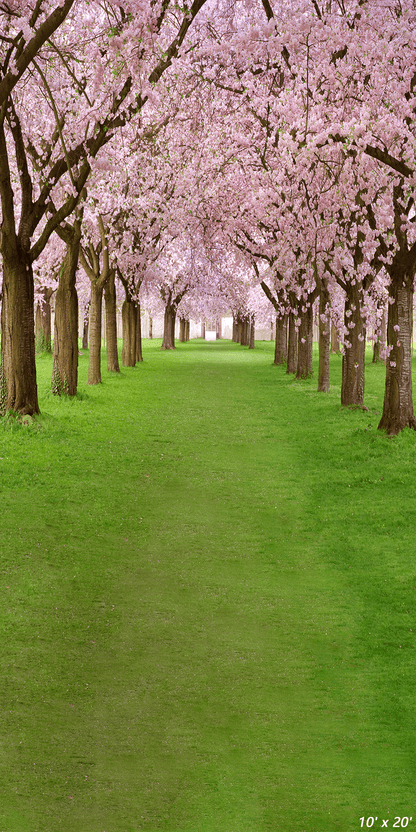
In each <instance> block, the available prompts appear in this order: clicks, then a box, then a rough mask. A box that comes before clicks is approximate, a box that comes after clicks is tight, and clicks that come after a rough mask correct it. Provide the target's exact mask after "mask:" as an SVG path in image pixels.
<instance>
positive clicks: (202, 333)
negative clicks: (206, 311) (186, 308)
mask: <svg viewBox="0 0 416 832" xmlns="http://www.w3.org/2000/svg"><path fill="white" fill-rule="evenodd" d="M201 338H205V321H201Z"/></svg>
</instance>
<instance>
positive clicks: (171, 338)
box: [162, 303, 176, 350]
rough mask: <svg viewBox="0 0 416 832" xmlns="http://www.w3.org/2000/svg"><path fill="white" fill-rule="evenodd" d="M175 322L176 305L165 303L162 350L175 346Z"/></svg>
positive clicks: (171, 348)
mask: <svg viewBox="0 0 416 832" xmlns="http://www.w3.org/2000/svg"><path fill="white" fill-rule="evenodd" d="M175 322H176V307H175V306H174V305H173V304H171V303H167V304H166V306H165V316H164V326H163V341H162V350H174V349H176V348H175Z"/></svg>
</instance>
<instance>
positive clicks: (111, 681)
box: [0, 341, 416, 832]
mask: <svg viewBox="0 0 416 832" xmlns="http://www.w3.org/2000/svg"><path fill="white" fill-rule="evenodd" d="M144 358H145V361H144V363H143V364H142V365H140V366H137V367H136V368H134V369H124V370H123V372H122V374H121V375H120V376H117V377H110V376H108V374H107V373H106V371H105V368H104V367H103V378H104V384H103V385H101V386H99V387H87V385H86V378H87V362H88V356H87V353H84V354H83V355H82V356H81V357H80V385H79V391H80V392H79V395H78V397H77V398H76V399H74V400H66V399H56V398H54V397H53V396H52V395H51V394H50V392H49V390H50V377H51V359H50V357H47V356H41V357H39V360H38V373H39V392H40V403H41V409H42V416H41V417H40V419H39V420H37V421H35V422H34V423H33V424H31V425H29V426H24V425H21V424H18V423H17V422H16V421H15V420H14V421H4V420H3V424H1V423H0V487H1V524H0V552H1V570H2V573H1V576H2V599H3V600H2V604H1V609H0V623H1V642H0V643H1V666H2V671H3V684H2V687H1V720H2V730H1V750H0V832H58V830H59V832H60V830H62V831H63V832H138V830H146V832H156V831H157V832H159V830H166V832H266V830H267V831H268V830H273V832H274V830H276V832H338V830H339V832H355V830H359V829H360V828H362V821H361V820H360V819H361V818H365V819H367V818H371V817H374V818H377V820H375V822H374V828H375V829H379V828H381V827H382V820H386V819H387V818H389V819H390V820H389V823H388V828H389V829H391V828H392V827H393V824H394V822H395V818H396V819H397V818H412V820H409V823H408V828H409V829H412V828H416V802H415V799H414V795H415V785H414V784H415V776H416V744H415V692H414V679H415V669H416V654H415V633H416V617H415V604H414V599H415V593H416V569H415V555H416V435H415V434H414V433H412V432H410V431H405V432H404V433H403V434H401V435H400V436H398V437H396V438H390V439H388V438H387V437H386V436H384V435H381V434H379V433H378V432H377V423H378V421H379V418H380V412H381V406H382V395H383V386H384V367H383V366H382V365H378V366H372V365H371V363H370V356H369V357H368V365H367V380H366V404H367V406H368V408H369V411H368V412H362V411H360V410H356V411H351V410H342V409H341V407H340V405H339V389H340V374H341V359H340V357H339V356H333V357H332V358H331V362H332V363H331V383H332V385H333V386H332V387H331V390H330V393H329V394H328V395H325V394H322V393H321V394H318V393H317V392H316V383H317V382H316V379H315V380H314V379H311V380H308V381H302V382H296V381H295V380H293V379H292V378H291V377H288V376H287V375H286V374H285V371H284V368H280V367H274V366H273V365H272V359H273V344H270V343H266V342H261V343H258V344H257V345H256V349H255V350H251V351H249V350H248V349H246V348H242V347H240V346H238V345H235V344H232V343H230V342H218V343H214V344H213V343H209V344H206V343H205V342H202V341H191V342H189V343H188V344H179V345H178V349H177V350H176V351H175V352H161V351H160V341H153V342H145V343H144ZM3 428H4V429H3ZM370 823H371V821H370ZM396 823H397V820H396ZM405 823H406V822H405V821H403V820H402V821H401V824H402V827H401V828H403V826H404V825H405ZM365 824H366V821H364V825H365ZM365 828H368V827H367V826H365Z"/></svg>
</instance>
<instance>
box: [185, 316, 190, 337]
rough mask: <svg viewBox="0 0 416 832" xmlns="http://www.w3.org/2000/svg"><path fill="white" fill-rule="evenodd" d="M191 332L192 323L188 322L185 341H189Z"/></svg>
mask: <svg viewBox="0 0 416 832" xmlns="http://www.w3.org/2000/svg"><path fill="white" fill-rule="evenodd" d="M190 331H191V324H190V321H187V322H186V326H185V341H189V338H190Z"/></svg>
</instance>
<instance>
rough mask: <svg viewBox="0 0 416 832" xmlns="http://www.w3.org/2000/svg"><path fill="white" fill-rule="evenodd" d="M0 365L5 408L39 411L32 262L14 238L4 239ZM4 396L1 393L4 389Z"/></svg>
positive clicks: (27, 413) (24, 413) (29, 413)
mask: <svg viewBox="0 0 416 832" xmlns="http://www.w3.org/2000/svg"><path fill="white" fill-rule="evenodd" d="M2 255H3V301H2V339H1V356H2V357H1V364H2V374H3V386H5V387H6V388H7V398H6V410H14V411H15V412H17V413H21V414H22V415H30V416H31V415H33V414H34V413H39V403H38V391H37V383H36V364H35V316H34V281H33V270H32V264H31V262H30V259H29V257H28V256H27V255H26V254H25V252H24V251H23V249H22V248H21V247H20V245H19V243H18V241H17V239H16V238H15V239H14V241H12V242H11V244H10V241H9V240H3V243H2ZM3 396H4V392H3Z"/></svg>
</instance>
